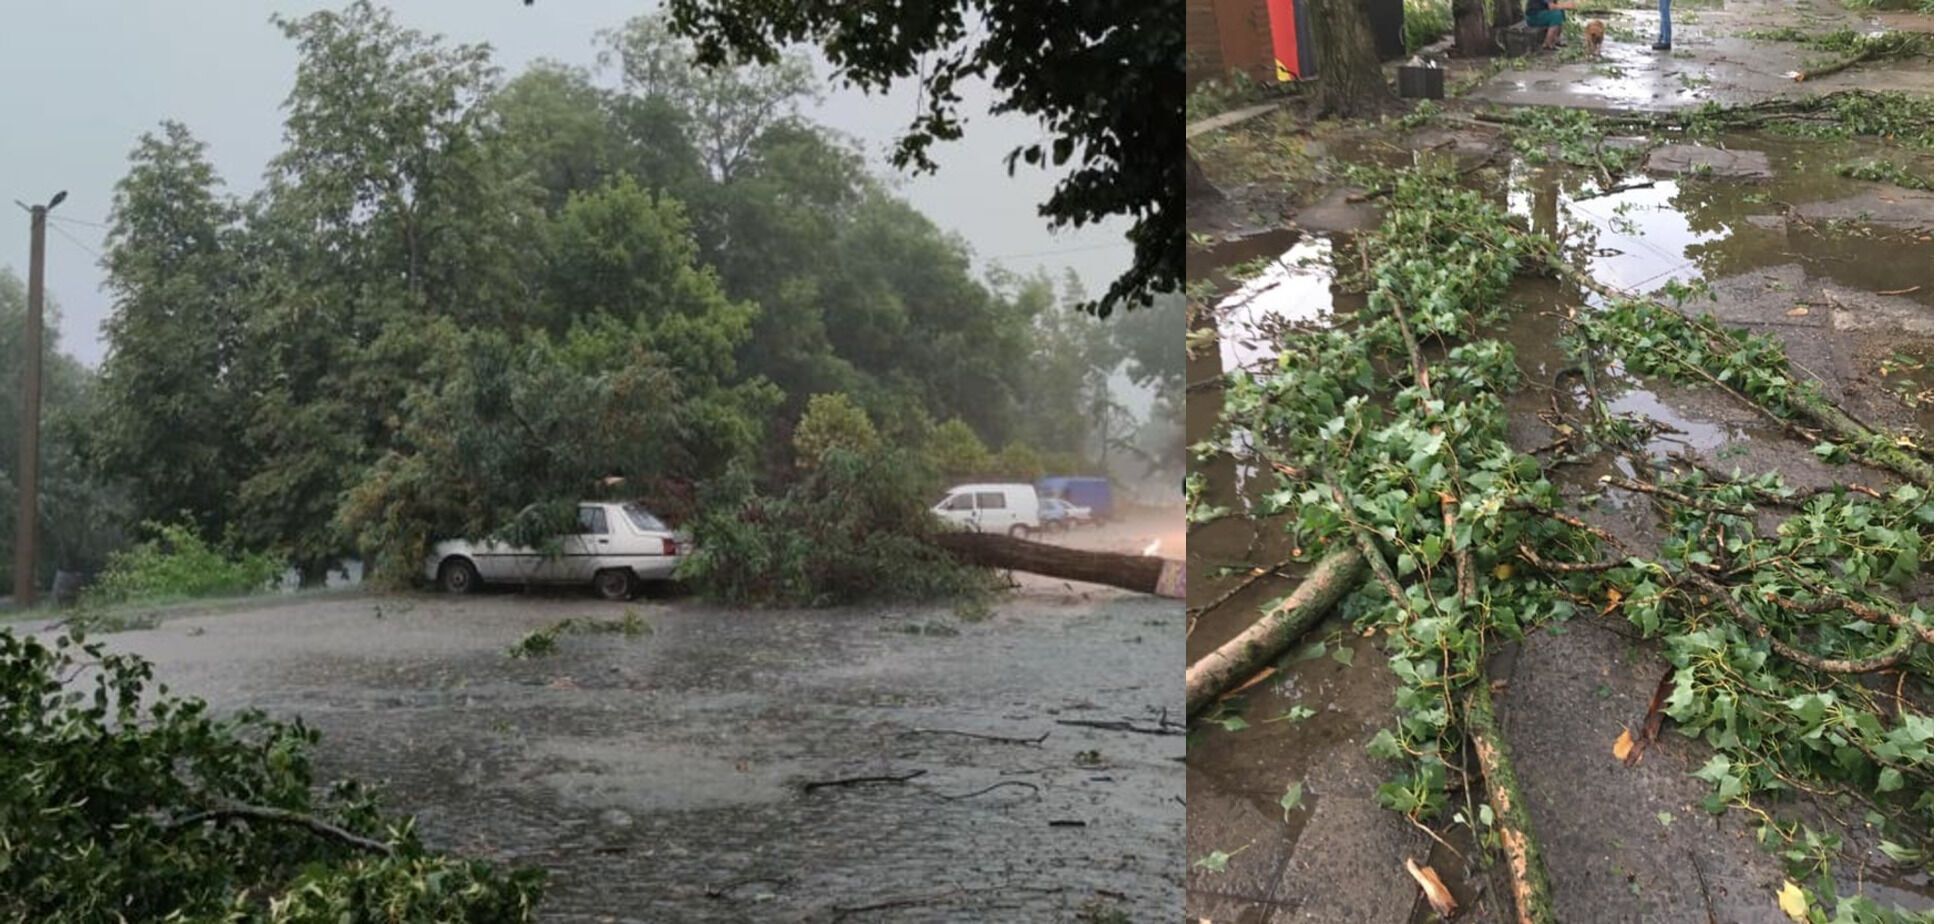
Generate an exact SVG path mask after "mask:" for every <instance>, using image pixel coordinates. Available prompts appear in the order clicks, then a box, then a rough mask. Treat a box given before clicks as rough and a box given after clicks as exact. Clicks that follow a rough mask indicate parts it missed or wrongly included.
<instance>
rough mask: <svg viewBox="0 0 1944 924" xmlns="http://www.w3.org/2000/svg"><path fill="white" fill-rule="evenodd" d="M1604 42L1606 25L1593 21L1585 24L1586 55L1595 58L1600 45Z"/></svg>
mask: <svg viewBox="0 0 1944 924" xmlns="http://www.w3.org/2000/svg"><path fill="white" fill-rule="evenodd" d="M1605 41H1606V23H1605V22H1603V21H1601V20H1598V19H1595V20H1593V21H1592V22H1589V23H1587V24H1586V53H1587V54H1589V55H1592V56H1593V57H1595V58H1597V57H1599V56H1600V44H1601V43H1603V42H1605Z"/></svg>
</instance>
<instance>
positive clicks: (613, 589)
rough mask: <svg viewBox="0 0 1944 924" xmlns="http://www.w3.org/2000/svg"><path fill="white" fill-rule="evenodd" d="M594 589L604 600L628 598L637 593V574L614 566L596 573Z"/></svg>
mask: <svg viewBox="0 0 1944 924" xmlns="http://www.w3.org/2000/svg"><path fill="white" fill-rule="evenodd" d="M594 589H595V590H597V591H600V593H601V598H602V599H604V600H626V599H628V598H630V597H633V596H634V594H635V576H634V572H633V571H629V570H628V569H626V568H612V569H609V570H607V571H603V572H601V573H600V574H597V575H594Z"/></svg>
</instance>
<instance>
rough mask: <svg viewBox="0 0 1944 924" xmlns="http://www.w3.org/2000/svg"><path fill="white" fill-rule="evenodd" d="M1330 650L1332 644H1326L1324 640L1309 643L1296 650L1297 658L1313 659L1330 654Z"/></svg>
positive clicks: (1303, 659) (1299, 659)
mask: <svg viewBox="0 0 1944 924" xmlns="http://www.w3.org/2000/svg"><path fill="white" fill-rule="evenodd" d="M1329 651H1330V646H1329V645H1328V644H1325V643H1323V642H1311V643H1310V644H1308V645H1304V646H1303V648H1302V650H1301V651H1298V652H1296V658H1295V660H1297V661H1313V660H1315V659H1317V658H1320V657H1323V656H1324V655H1325V654H1328V653H1329Z"/></svg>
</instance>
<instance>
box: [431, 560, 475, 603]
mask: <svg viewBox="0 0 1944 924" xmlns="http://www.w3.org/2000/svg"><path fill="white" fill-rule="evenodd" d="M479 584H480V581H479V569H478V568H475V567H473V563H472V562H470V561H467V560H465V559H463V558H457V557H454V558H448V559H446V560H445V562H444V563H443V564H441V565H439V586H440V587H443V588H445V591H446V593H450V594H469V593H472V592H473V591H475V590H478V589H479Z"/></svg>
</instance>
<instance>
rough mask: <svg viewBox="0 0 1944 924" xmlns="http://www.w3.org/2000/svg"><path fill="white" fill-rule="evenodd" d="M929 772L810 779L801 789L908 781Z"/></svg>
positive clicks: (806, 790)
mask: <svg viewBox="0 0 1944 924" xmlns="http://www.w3.org/2000/svg"><path fill="white" fill-rule="evenodd" d="M929 772H931V771H928V770H913V771H911V772H910V773H901V774H895V775H891V776H846V777H840V778H838V779H834V780H811V781H809V782H807V783H804V784H803V791H804V792H815V791H817V790H819V789H826V788H829V787H833V786H860V785H863V784H865V783H908V782H910V781H912V780H915V779H917V778H919V777H921V776H924V775H925V774H926V773H929Z"/></svg>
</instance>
